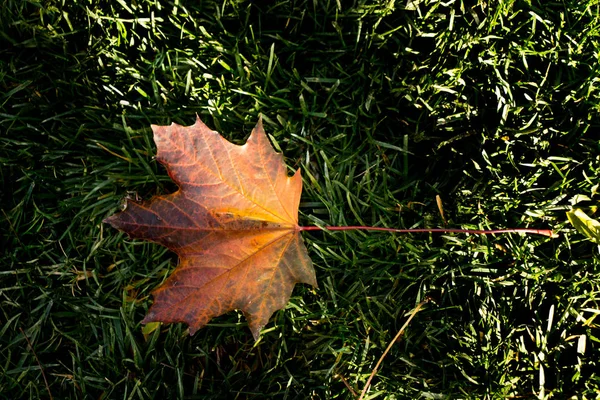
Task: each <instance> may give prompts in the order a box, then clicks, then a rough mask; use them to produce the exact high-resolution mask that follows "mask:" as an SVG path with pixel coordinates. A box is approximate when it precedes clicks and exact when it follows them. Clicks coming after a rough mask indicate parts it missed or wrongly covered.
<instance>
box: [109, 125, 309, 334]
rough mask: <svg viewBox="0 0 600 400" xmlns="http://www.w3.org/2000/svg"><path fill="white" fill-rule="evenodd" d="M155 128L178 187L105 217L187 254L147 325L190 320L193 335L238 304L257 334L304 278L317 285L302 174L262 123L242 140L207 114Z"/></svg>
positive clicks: (160, 291) (136, 235)
mask: <svg viewBox="0 0 600 400" xmlns="http://www.w3.org/2000/svg"><path fill="white" fill-rule="evenodd" d="M152 130H153V131H154V141H155V142H156V146H157V149H158V153H157V159H158V161H159V162H161V163H162V164H164V165H165V166H166V168H167V170H168V172H169V175H170V176H171V178H172V179H173V180H174V181H175V182H176V183H177V185H178V186H179V190H178V191H177V192H175V193H173V194H169V195H165V196H155V197H154V198H153V199H151V200H150V201H149V202H147V203H143V204H138V203H136V202H132V201H129V200H128V201H127V207H126V209H125V211H123V212H121V213H119V214H116V215H113V216H111V217H109V218H107V219H106V220H105V222H108V223H109V224H111V225H112V226H113V227H115V228H117V229H120V230H122V231H124V232H126V233H127V234H129V236H130V237H133V238H140V239H147V240H151V241H154V242H157V243H159V244H161V245H163V246H166V247H168V248H169V249H171V250H172V251H174V252H175V253H177V255H178V256H179V265H178V266H177V268H176V269H175V271H174V272H173V273H172V274H171V276H170V277H169V278H168V279H167V280H166V281H165V283H164V284H163V285H162V286H160V287H159V288H158V289H156V290H155V291H154V292H153V294H154V304H153V305H152V307H151V308H150V310H149V312H148V315H146V318H144V320H143V321H142V322H143V323H149V322H158V321H160V322H166V323H173V322H185V323H187V324H188V325H189V327H190V334H194V333H195V332H196V331H197V330H198V329H200V328H202V327H203V326H205V325H206V324H207V323H208V322H209V321H210V320H211V319H212V318H214V317H216V316H219V315H222V314H224V313H227V312H229V311H231V310H234V309H238V310H241V311H242V312H243V313H244V315H245V317H246V319H247V320H248V324H249V326H250V330H251V331H252V334H253V335H254V338H255V339H258V337H259V333H260V330H261V328H262V327H263V326H265V325H266V323H267V322H268V320H269V318H270V317H271V315H272V314H273V313H274V312H275V311H277V310H279V309H282V308H284V307H285V305H286V303H287V302H288V300H289V298H290V295H291V293H292V289H293V288H294V285H295V284H296V283H308V284H311V285H313V286H317V281H316V278H315V271H314V268H313V265H312V262H311V260H310V258H309V257H308V254H307V251H306V247H305V246H304V243H303V241H302V237H301V236H300V228H299V226H298V205H299V203H300V194H301V192H302V178H301V177H300V170H298V171H296V173H295V174H294V175H293V176H291V177H289V176H288V175H287V172H286V166H285V163H284V162H283V157H282V155H281V154H280V153H276V152H275V151H274V150H273V148H272V147H271V145H270V143H269V140H268V139H267V136H266V134H265V132H264V130H263V126H262V121H261V120H260V119H259V121H258V124H257V125H256V127H255V128H254V130H253V131H252V133H251V134H250V137H249V138H248V141H247V142H246V144H244V145H243V146H237V145H235V144H232V143H230V142H228V141H227V140H225V139H224V138H223V137H222V136H221V135H219V133H217V132H215V131H212V130H210V129H209V128H208V127H207V126H206V125H204V123H203V122H202V121H200V118H198V119H197V121H196V123H195V124H194V125H192V126H189V127H183V126H181V125H177V124H171V125H170V126H156V125H153V126H152Z"/></svg>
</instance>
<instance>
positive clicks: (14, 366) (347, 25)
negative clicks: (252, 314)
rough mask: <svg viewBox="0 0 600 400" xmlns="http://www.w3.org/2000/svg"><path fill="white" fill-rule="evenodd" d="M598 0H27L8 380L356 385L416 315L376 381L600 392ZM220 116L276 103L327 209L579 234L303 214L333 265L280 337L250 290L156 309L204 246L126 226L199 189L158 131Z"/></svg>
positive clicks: (10, 395) (3, 101)
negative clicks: (183, 319) (163, 241)
mask: <svg viewBox="0 0 600 400" xmlns="http://www.w3.org/2000/svg"><path fill="white" fill-rule="evenodd" d="M599 13H600V3H599V2H598V1H595V0H586V1H575V0H565V1H563V2H548V1H543V0H530V1H526V0H523V1H517V0H499V1H488V2H483V1H479V2H468V1H465V0H456V1H454V0H450V1H447V2H442V1H434V0H412V1H406V0H402V1H396V2H394V1H393V0H391V1H365V0H356V1H342V0H338V1H300V0H298V1H262V2H258V1H256V2H252V1H240V0H224V1H221V2H213V1H184V0H170V1H168V0H137V1H125V0H117V1H101V0H67V1H64V0H63V1H58V0H48V1H44V2H39V1H35V0H5V1H3V2H2V5H1V6H0V178H1V179H2V187H1V188H0V211H1V213H0V251H1V257H0V398H6V399H38V398H51V397H52V398H54V399H66V398H90V399H170V398H182V399H183V398H185V399H211V398H214V399H221V398H237V399H245V398H267V397H273V398H283V399H307V398H312V399H329V398H331V399H334V398H335V399H357V398H358V397H359V395H360V393H361V391H362V390H363V388H364V387H365V385H366V384H367V381H368V380H369V377H370V375H371V374H372V373H373V372H374V369H375V366H376V364H377V363H378V361H379V360H380V358H381V357H382V355H383V354H384V351H385V349H386V347H387V346H388V345H389V344H390V343H391V342H392V341H393V339H394V337H395V336H396V334H397V333H398V332H399V331H400V330H401V327H402V326H403V324H405V323H406V322H407V321H408V318H409V317H410V316H411V315H412V316H413V318H412V320H410V321H409V322H408V324H407V326H406V329H405V330H404V331H403V334H402V335H401V337H400V338H399V339H398V341H397V342H396V343H395V344H394V345H393V346H392V348H391V350H390V352H389V354H387V356H386V357H385V358H384V360H383V363H382V364H381V366H380V367H379V369H378V370H377V371H376V374H375V376H374V378H373V379H372V380H371V382H370V383H371V384H370V388H368V391H367V392H366V396H365V398H369V399H416V398H425V399H438V398H469V399H481V398H488V399H493V398H539V399H545V398H568V397H571V396H575V397H576V398H597V396H598V395H599V394H600V375H599V374H598V373H597V372H596V371H597V369H598V364H599V363H600V361H599V359H600V331H599V330H598V323H597V322H596V321H595V318H596V317H597V316H598V315H599V314H600V304H599V303H600V275H599V274H600V254H599V246H598V245H597V244H595V243H593V242H592V241H590V240H588V239H587V238H586V236H584V235H582V234H581V233H579V232H577V231H576V230H575V229H573V227H572V226H571V225H570V223H569V221H568V220H567V217H566V214H565V213H566V211H568V210H570V209H571V208H572V207H573V206H576V207H579V208H582V209H583V210H584V211H585V212H586V213H588V214H589V215H591V216H592V217H593V218H596V219H598V217H599V214H600V212H596V210H597V206H598V198H599V193H598V192H599V191H600V190H599V189H598V188H599V186H598V184H599V183H600V141H599V139H598V137H600V135H598V128H599V125H600V118H599V111H600V107H599V104H600V64H599V62H598V53H599V51H600V17H599V16H598V15H599ZM196 114H198V115H199V116H200V118H202V120H203V121H204V122H205V123H206V124H207V125H208V126H209V127H210V128H212V129H215V130H217V131H219V132H220V133H222V134H223V136H224V137H225V138H227V139H228V140H230V141H232V142H234V143H237V144H242V143H244V142H245V140H246V138H247V137H248V135H249V134H250V131H251V130H252V128H253V127H254V125H255V124H256V122H257V121H258V119H259V116H262V119H263V122H264V126H265V130H266V131H267V133H268V134H269V136H270V140H271V142H272V143H273V144H274V146H275V147H276V148H277V149H278V150H279V151H281V152H283V154H284V157H285V162H286V164H287V166H288V167H289V169H290V172H291V171H293V170H296V169H300V170H301V172H302V176H303V180H304V191H303V194H302V198H301V203H300V223H301V225H319V226H323V225H369V226H378V227H392V228H436V227H450V228H469V229H501V228H544V229H553V230H554V231H555V232H557V233H558V234H559V237H557V238H547V237H544V236H536V235H523V234H498V235H489V236H483V235H468V234H449V233H448V234H423V233H419V234H393V233H385V232H365V231H344V232H324V231H310V232H304V233H303V234H302V235H303V237H304V241H305V243H306V245H307V248H308V252H309V255H310V257H311V258H312V260H313V262H314V265H315V269H316V275H317V279H318V281H319V287H318V288H313V287H311V286H308V285H297V286H296V288H295V290H294V292H293V295H292V298H291V300H290V301H289V303H288V305H287V307H286V308H285V309H284V310H280V311H278V312H276V313H275V314H274V315H273V317H272V318H271V320H270V322H269V324H267V325H266V327H265V328H264V329H263V331H262V334H261V337H260V339H259V340H258V341H257V342H255V340H254V339H253V337H252V335H251V333H250V330H249V329H248V326H247V323H246V320H245V318H244V317H243V315H242V314H241V313H239V312H237V311H234V312H231V313H228V314H226V315H223V316H220V317H218V318H215V319H214V320H212V321H211V323H210V324H209V325H208V326H207V327H205V328H203V329H202V330H200V331H199V332H197V333H196V334H195V335H194V336H190V335H189V331H188V329H187V326H185V325H184V324H172V325H162V326H159V327H158V328H157V329H154V330H152V329H148V328H146V330H144V325H142V324H141V320H142V319H143V318H144V315H145V314H146V312H147V310H148V308H149V307H150V305H151V304H152V296H151V292H152V290H153V289H155V288H156V287H157V286H159V285H160V283H161V282H163V281H164V280H165V279H166V278H167V277H168V275H169V273H170V272H172V271H173V269H174V268H175V267H176V265H177V257H176V256H175V255H174V254H173V253H171V252H170V251H168V250H167V249H165V248H163V247H161V246H159V245H156V244H152V243H149V242H144V241H138V240H132V239H130V238H128V237H127V236H126V235H124V234H122V233H121V232H119V231H117V230H116V229H113V228H112V227H110V226H109V225H107V224H104V223H103V222H102V221H103V219H104V218H106V217H108V216H110V215H112V214H113V213H115V212H117V211H119V210H120V209H121V208H122V205H123V204H124V201H125V199H127V198H130V199H149V198H150V197H152V196H153V195H156V194H165V193H171V192H173V191H174V190H176V186H175V185H174V183H173V182H172V181H171V179H170V178H169V176H168V174H167V172H166V170H165V168H164V167H163V166H162V165H161V164H159V163H158V162H157V161H156V160H155V158H154V157H155V155H156V147H155V145H154V142H153V140H152V131H151V129H150V125H151V124H158V125H166V124H170V123H171V122H177V123H179V124H182V125H191V124H193V123H194V121H195V118H196ZM436 196H439V200H440V201H441V203H440V204H438V201H437V200H436ZM442 210H443V212H442ZM594 213H596V214H594ZM423 301H425V303H423V304H422V306H423V307H422V308H421V309H420V310H418V311H417V309H416V307H417V306H418V305H420V304H421V303H422V302H423ZM577 396H578V397H577ZM575 397H574V398H575Z"/></svg>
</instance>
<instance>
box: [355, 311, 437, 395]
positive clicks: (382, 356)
mask: <svg viewBox="0 0 600 400" xmlns="http://www.w3.org/2000/svg"><path fill="white" fill-rule="evenodd" d="M428 301H429V300H428V299H425V300H423V301H422V302H420V303H419V304H418V305H417V306H416V307H415V308H414V310H412V312H411V313H410V316H409V317H408V319H407V320H406V322H405V323H404V325H402V328H400V330H399V331H398V333H397V334H396V336H394V339H392V341H391V342H390V344H389V345H388V347H387V348H386V349H385V351H384V352H383V354H382V355H381V357H380V358H379V361H377V365H375V368H373V371H372V372H371V376H369V379H367V383H366V384H365V387H364V388H363V390H362V392H361V393H360V397H359V398H358V400H363V398H364V397H365V394H367V390H369V386H371V381H372V380H373V378H374V377H375V375H376V374H377V371H378V370H379V367H380V366H381V363H383V359H384V358H385V356H387V354H388V353H389V352H390V350H391V348H392V346H393V345H394V343H396V341H397V340H398V339H399V338H400V336H402V334H403V333H404V330H405V329H406V327H407V326H408V324H410V321H412V319H413V318H414V316H415V315H417V313H418V312H419V311H420V310H421V308H422V307H423V306H424V305H425V303H427V302H428Z"/></svg>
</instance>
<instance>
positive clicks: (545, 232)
mask: <svg viewBox="0 0 600 400" xmlns="http://www.w3.org/2000/svg"><path fill="white" fill-rule="evenodd" d="M298 228H299V229H298V230H300V231H319V230H327V231H352V230H369V231H384V232H395V233H423V232H426V233H473V234H479V235H493V234H496V233H529V234H535V235H543V236H548V237H552V238H555V237H558V234H556V233H554V232H553V231H552V230H551V229H530V228H513V229H490V230H484V229H453V228H413V229H396V228H384V227H375V226H325V227H320V226H299V227H298Z"/></svg>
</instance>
